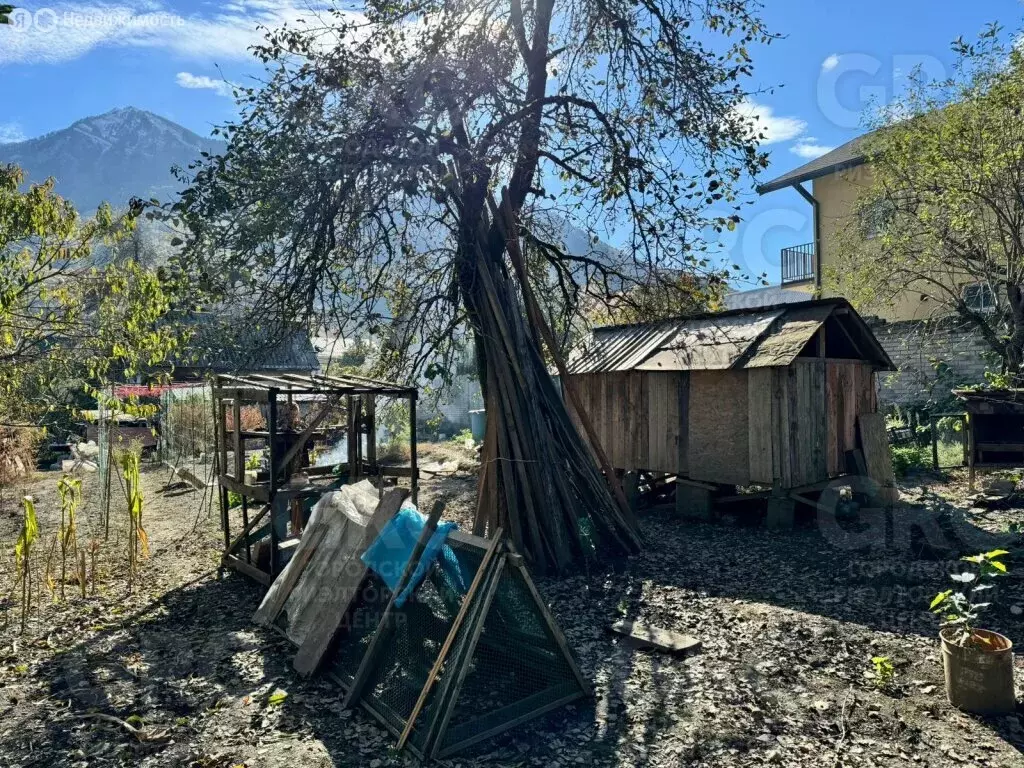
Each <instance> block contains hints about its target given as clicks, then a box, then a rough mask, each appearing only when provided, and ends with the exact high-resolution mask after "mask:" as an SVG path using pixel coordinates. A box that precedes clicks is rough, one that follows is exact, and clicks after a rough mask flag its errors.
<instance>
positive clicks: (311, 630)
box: [253, 481, 406, 675]
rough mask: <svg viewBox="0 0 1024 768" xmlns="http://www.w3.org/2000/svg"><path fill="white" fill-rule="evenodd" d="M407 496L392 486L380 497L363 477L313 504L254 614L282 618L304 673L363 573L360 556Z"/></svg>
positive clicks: (269, 620)
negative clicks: (290, 552)
mask: <svg viewBox="0 0 1024 768" xmlns="http://www.w3.org/2000/svg"><path fill="white" fill-rule="evenodd" d="M405 496H406V492H405V491H404V490H401V489H397V488H395V489H392V490H390V491H388V492H387V493H386V494H384V496H383V498H380V499H379V500H378V496H377V491H376V489H374V488H373V486H372V485H370V483H369V482H367V481H363V482H362V483H359V484H356V485H351V486H344V487H343V488H342V489H341V490H340V491H334V492H331V493H328V494H325V495H324V496H323V497H321V499H320V500H319V501H318V502H317V503H316V506H314V507H313V511H312V513H311V515H310V518H309V523H308V524H307V525H306V529H305V530H304V531H303V533H302V538H301V540H300V541H299V544H298V546H297V547H296V548H295V552H294V554H293V555H292V558H291V560H289V561H288V563H287V565H286V566H285V568H284V570H283V571H282V572H281V574H280V576H278V577H277V579H276V580H275V581H274V583H273V584H271V585H270V589H269V590H268V591H267V594H266V596H265V597H264V598H263V602H262V603H261V604H260V607H259V609H257V611H256V614H255V615H254V616H253V620H254V621H255V622H256V623H257V624H262V625H264V626H271V625H274V624H280V625H281V628H282V629H283V631H284V633H285V635H287V637H288V639H289V640H291V641H292V642H293V643H295V644H296V645H297V646H298V647H299V651H298V653H297V654H296V657H295V662H294V666H295V669H296V670H297V671H298V672H300V673H302V674H305V675H308V674H311V673H313V672H314V671H315V670H316V669H317V667H318V666H319V665H320V662H321V661H322V659H323V657H324V654H325V653H326V652H327V649H328V647H329V646H330V644H331V641H332V640H333V639H334V636H335V634H336V633H337V631H338V628H339V627H340V626H341V623H342V620H343V619H344V617H345V613H346V611H347V610H348V607H349V605H350V603H351V602H352V600H353V598H354V597H355V595H356V592H357V590H358V589H359V585H360V584H361V583H362V581H363V577H364V576H365V575H366V566H365V565H364V564H363V562H362V560H361V559H360V556H361V555H362V554H363V552H365V551H366V548H367V547H368V546H369V545H370V544H371V543H372V542H373V541H374V539H376V538H377V536H378V535H380V532H381V530H383V528H384V526H385V525H387V523H388V522H389V521H390V520H391V518H393V517H394V516H395V514H396V513H397V512H398V510H399V508H400V507H401V505H402V501H403V500H404V499H405ZM282 617H283V621H279V619H281V618H282Z"/></svg>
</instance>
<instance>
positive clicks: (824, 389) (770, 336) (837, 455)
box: [569, 299, 893, 489]
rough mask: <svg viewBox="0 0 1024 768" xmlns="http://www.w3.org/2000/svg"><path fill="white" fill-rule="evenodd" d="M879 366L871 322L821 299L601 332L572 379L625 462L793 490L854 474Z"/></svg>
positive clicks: (882, 356) (612, 450) (882, 365)
mask: <svg viewBox="0 0 1024 768" xmlns="http://www.w3.org/2000/svg"><path fill="white" fill-rule="evenodd" d="M879 370H893V364H892V361H891V360H890V359H889V356H888V355H887V354H886V353H885V350H884V349H883V348H882V346H881V344H879V342H878V340H877V339H876V338H875V336H874V334H873V333H872V332H871V329H870V328H869V327H868V326H867V324H865V322H864V321H863V320H862V319H861V317H860V316H859V315H858V314H857V312H856V311H855V310H854V309H853V308H852V307H851V306H850V304H849V303H848V302H847V301H846V300H845V299H823V300H816V301H807V302H801V303H797V304H786V305H781V306H772V307H762V308H756V309H742V310H735V311H730V312H722V313H716V314H709V315H701V316H697V317H690V318H685V319H679V320H669V321H663V322H658V323H649V324H641V325H623V326H609V327H603V328H598V329H596V330H595V332H594V334H593V337H592V339H591V342H590V343H589V344H587V345H586V346H585V348H583V349H582V350H580V351H579V352H578V353H577V354H576V355H575V356H574V357H573V358H571V360H570V364H569V374H570V375H569V384H570V385H571V386H574V387H576V391H577V393H578V395H579V397H580V400H581V404H582V407H583V409H584V410H585V411H586V413H587V415H588V416H589V418H590V419H591V420H592V422H593V426H594V428H595V431H596V433H597V435H598V436H599V437H600V440H601V443H602V447H603V448H604V450H605V451H606V452H607V454H608V457H609V460H610V462H611V464H612V466H614V467H615V468H617V469H620V470H626V471H632V470H644V471H649V472H663V473H669V474H674V475H676V476H677V477H679V478H683V479H688V480H691V481H698V482H700V483H708V484H715V485H742V486H747V485H751V484H762V485H765V486H772V487H775V488H779V489H795V488H801V487H809V486H813V485H815V484H818V483H824V482H827V481H828V480H829V479H830V478H833V477H837V476H840V475H843V474H847V473H848V472H852V471H853V467H848V466H847V460H848V454H847V452H848V451H853V450H854V449H855V448H857V447H859V445H858V442H857V424H858V418H859V417H861V416H862V415H864V414H868V413H874V412H876V411H877V396H876V384H875V374H876V372H877V371H879Z"/></svg>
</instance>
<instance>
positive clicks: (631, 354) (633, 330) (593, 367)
mask: <svg viewBox="0 0 1024 768" xmlns="http://www.w3.org/2000/svg"><path fill="white" fill-rule="evenodd" d="M678 330H679V322H678V321H666V322H663V323H648V324H643V325H623V326H617V327H614V328H595V329H594V336H593V339H592V340H591V343H590V344H588V345H587V346H585V347H583V348H582V349H581V350H580V351H578V353H577V354H576V355H575V356H574V357H573V358H572V359H570V360H569V362H568V368H569V373H598V372H610V371H631V370H633V369H634V368H636V367H637V366H638V365H640V363H642V362H643V361H644V360H646V359H647V358H648V357H649V356H650V355H651V354H653V353H654V352H656V351H657V350H658V349H659V348H660V347H661V345H662V344H663V343H664V342H665V341H666V340H667V339H670V338H672V336H674V335H675V334H676V333H677V332H678Z"/></svg>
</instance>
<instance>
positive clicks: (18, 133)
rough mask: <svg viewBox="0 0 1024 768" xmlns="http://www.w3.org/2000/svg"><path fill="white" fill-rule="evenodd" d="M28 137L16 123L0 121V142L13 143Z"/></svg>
mask: <svg viewBox="0 0 1024 768" xmlns="http://www.w3.org/2000/svg"><path fill="white" fill-rule="evenodd" d="M26 138H28V137H27V136H26V135H25V134H24V132H23V131H22V130H21V126H20V125H18V124H17V123H0V144H13V143H14V142H16V141H24V140H25V139H26Z"/></svg>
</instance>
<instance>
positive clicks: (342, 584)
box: [285, 488, 406, 675]
mask: <svg viewBox="0 0 1024 768" xmlns="http://www.w3.org/2000/svg"><path fill="white" fill-rule="evenodd" d="M405 496H406V492H405V491H404V490H402V489H400V488H392V489H391V490H389V491H388V492H387V493H385V494H384V497H383V498H382V499H381V500H380V503H379V504H378V505H377V509H376V511H375V512H374V513H373V517H372V518H371V519H370V521H369V524H368V525H367V526H366V527H365V528H364V529H362V530H361V531H359V532H358V535H356V534H357V532H356V531H355V530H352V531H350V535H348V536H345V537H344V541H343V543H341V544H339V545H336V546H335V547H334V548H330V547H328V546H327V543H326V541H325V543H324V544H322V545H321V547H320V551H321V553H322V556H318V557H317V558H316V564H317V565H321V566H322V567H318V568H316V569H314V568H313V567H312V566H310V567H309V568H307V572H308V575H307V576H306V577H304V578H303V579H302V580H301V581H300V585H301V584H302V583H303V582H307V581H308V583H309V590H310V591H311V592H312V593H313V598H312V599H310V600H308V601H306V603H305V604H304V605H309V606H310V607H311V608H312V609H313V610H315V613H314V614H313V615H312V616H309V617H308V619H307V620H306V622H305V623H304V624H305V626H304V627H303V631H302V632H301V637H293V636H292V635H293V634H298V633H289V638H290V639H292V641H293V642H295V643H296V645H298V646H299V652H298V653H297V654H296V656H295V661H294V662H293V666H294V667H295V670H296V671H297V672H299V673H300V674H303V675H310V674H312V673H313V672H315V671H316V669H317V667H319V666H320V662H321V660H322V659H323V657H324V654H325V653H326V652H327V649H328V647H329V646H330V644H331V642H332V641H333V640H334V636H335V633H336V632H337V631H338V628H339V627H340V626H341V623H342V621H343V620H344V618H345V614H346V613H347V612H348V608H349V605H350V604H351V602H352V600H353V598H354V597H355V595H356V592H357V591H358V590H359V585H360V584H361V583H362V581H363V577H364V576H365V575H366V566H365V565H364V564H363V562H362V560H361V559H360V555H362V553H363V552H365V551H366V548H367V547H368V546H369V545H370V544H371V543H372V542H373V541H374V540H375V539H376V538H377V536H379V535H380V532H381V530H383V528H384V526H385V525H387V524H388V522H389V521H390V520H391V518H393V517H394V516H395V515H396V514H397V512H398V510H399V508H400V507H401V506H402V501H403V500H404V499H405ZM293 594H294V592H293ZM289 602H290V601H289ZM288 608H289V605H288V604H286V605H285V610H288Z"/></svg>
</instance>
